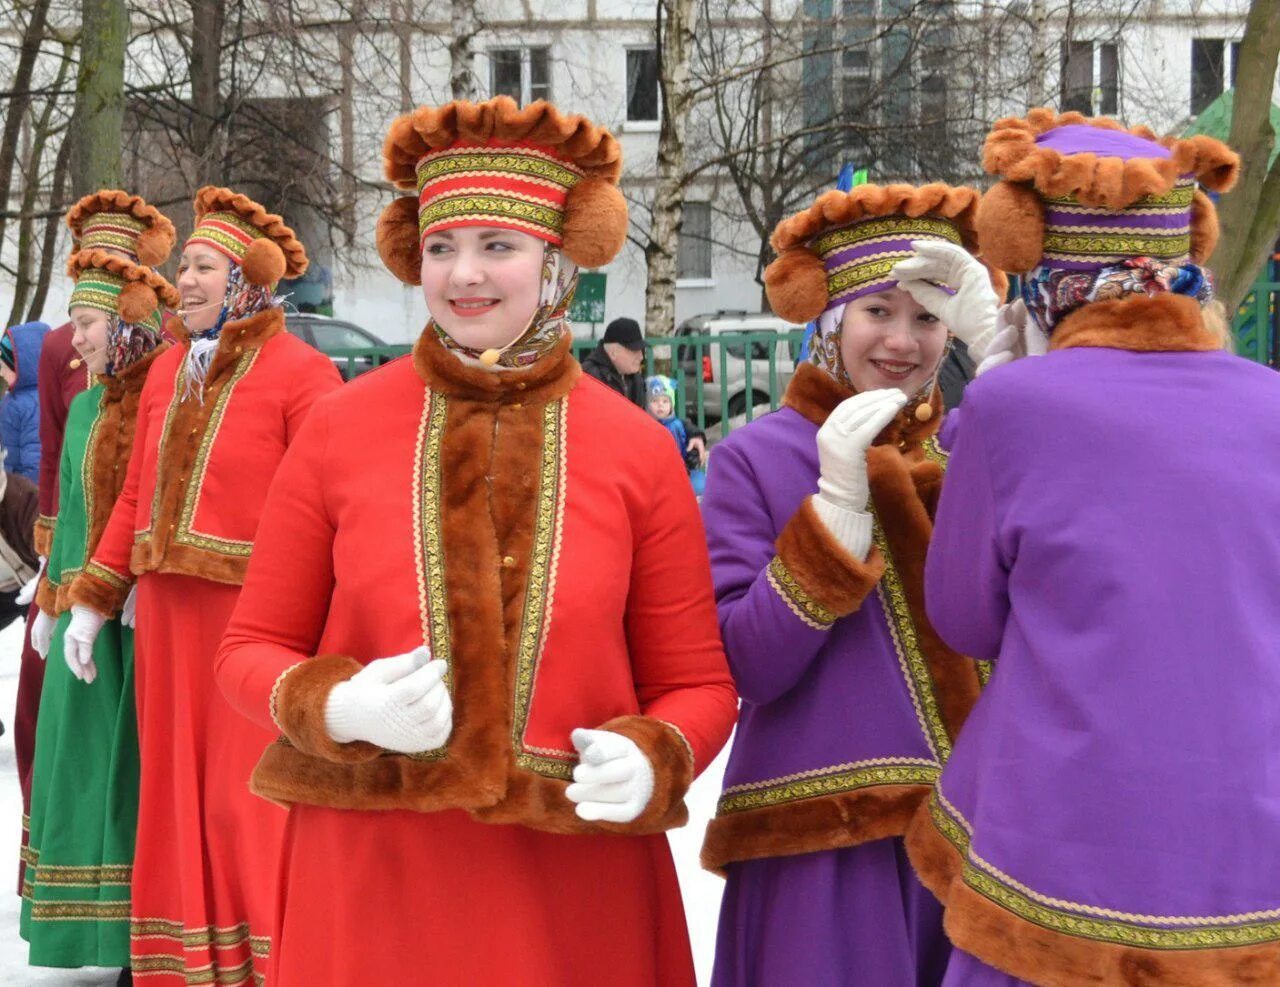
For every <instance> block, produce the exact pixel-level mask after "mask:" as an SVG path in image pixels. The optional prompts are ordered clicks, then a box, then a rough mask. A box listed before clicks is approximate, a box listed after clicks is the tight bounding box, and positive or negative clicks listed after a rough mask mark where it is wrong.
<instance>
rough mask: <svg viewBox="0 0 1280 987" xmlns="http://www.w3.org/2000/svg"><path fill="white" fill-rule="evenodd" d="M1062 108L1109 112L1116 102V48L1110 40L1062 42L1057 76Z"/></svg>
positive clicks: (1087, 112)
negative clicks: (1060, 64)
mask: <svg viewBox="0 0 1280 987" xmlns="http://www.w3.org/2000/svg"><path fill="white" fill-rule="evenodd" d="M1059 79H1060V85H1059V90H1060V92H1059V99H1060V101H1061V106H1062V109H1063V110H1064V111H1069V110H1075V111H1077V112H1079V113H1083V114H1084V115H1085V116H1093V115H1094V114H1095V113H1101V114H1113V113H1116V112H1117V111H1118V107H1119V104H1120V49H1119V47H1118V46H1117V45H1115V44H1112V43H1102V42H1094V41H1064V42H1063V43H1062V66H1061V74H1060V76H1059Z"/></svg>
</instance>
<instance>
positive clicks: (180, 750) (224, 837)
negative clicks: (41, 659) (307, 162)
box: [66, 186, 341, 984]
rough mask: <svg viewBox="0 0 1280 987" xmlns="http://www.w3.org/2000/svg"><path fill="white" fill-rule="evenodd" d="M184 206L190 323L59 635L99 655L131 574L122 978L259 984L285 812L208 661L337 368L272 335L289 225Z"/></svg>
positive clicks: (155, 372) (245, 212)
mask: <svg viewBox="0 0 1280 987" xmlns="http://www.w3.org/2000/svg"><path fill="white" fill-rule="evenodd" d="M195 206H196V223H195V231H194V232H193V233H192V235H191V238H190V239H189V240H188V241H187V243H186V246H185V248H184V249H183V252H182V260H181V263H180V265H179V268H178V279H177V286H178V290H179V292H180V293H181V294H182V304H183V320H182V322H173V323H170V325H169V329H170V331H172V332H174V333H175V335H177V336H178V338H179V340H180V343H181V345H178V346H174V347H173V348H172V349H170V350H168V351H167V352H165V353H164V354H163V355H162V356H160V357H159V358H157V360H156V362H155V364H154V365H153V366H152V368H151V371H150V373H149V374H148V375H147V383H146V385H145V386H144V387H143V390H142V396H141V398H140V401H139V407H138V419H137V433H136V437H135V439H134V447H133V448H134V453H133V455H132V457H131V458H130V460H129V473H128V476H127V478H126V480H125V484H124V490H123V493H121V495H120V497H119V499H118V500H117V501H116V505H115V508H114V510H113V511H112V514H111V519H110V521H109V522H108V523H107V528H106V530H105V531H104V533H103V535H102V538H101V540H100V541H99V543H98V548H97V549H96V551H95V552H94V555H93V558H92V559H91V560H89V562H88V563H87V564H86V565H85V568H84V572H83V573H82V574H81V575H80V576H78V577H77V578H76V580H75V582H74V583H72V587H71V600H72V602H73V604H75V605H74V606H73V607H72V621H71V625H70V626H69V627H68V629H67V633H66V647H67V649H68V651H69V653H73V654H84V655H85V656H86V657H87V656H88V655H89V654H91V653H92V648H93V640H94V638H95V637H96V636H97V633H98V630H99V629H100V628H101V626H102V622H103V618H105V617H109V616H111V615H113V614H114V613H116V612H117V611H118V610H119V609H120V607H121V605H122V604H123V602H124V599H125V597H126V596H127V594H128V592H129V588H130V585H131V584H132V583H133V582H134V579H135V577H137V589H138V593H137V611H136V630H135V634H136V636H135V648H136V655H135V672H136V692H137V704H138V742H139V748H140V753H141V779H140V791H139V805H138V838H137V850H136V853H135V858H134V870H133V901H132V910H131V916H132V920H131V925H130V949H131V953H132V959H133V975H134V976H135V977H139V978H141V977H146V978H148V980H147V982H148V983H151V982H154V983H157V984H166V983H171V984H192V983H215V982H216V983H218V984H252V983H254V982H255V981H261V979H262V977H263V976H264V975H265V969H266V963H267V954H268V951H269V949H270V937H271V920H272V915H273V907H274V899H275V884H276V878H277V870H276V867H277V860H278V857H279V849H280V840H281V837H282V834H283V831H284V822H285V814H284V813H283V812H281V811H280V809H279V808H278V807H276V806H273V805H271V804H270V803H268V802H264V801H263V800H261V799H258V798H255V797H253V796H252V795H251V794H250V792H249V790H248V786H247V781H248V778H249V774H250V772H251V771H252V769H253V764H254V761H255V760H256V759H257V757H258V755H259V754H260V753H261V751H262V747H263V745H264V744H266V743H268V742H270V740H271V736H272V735H271V734H269V733H267V732H266V731H265V730H256V729H254V728H253V727H252V726H250V725H249V724H246V723H245V722H244V721H243V720H242V719H241V718H240V717H238V716H237V715H236V714H235V712H234V711H233V710H232V709H231V708H230V707H229V706H228V705H227V703H226V700H225V699H223V698H222V696H221V694H220V693H219V692H218V689H217V686H216V684H215V683H214V678H213V660H214V654H215V653H216V651H217V648H218V642H219V641H220V640H221V638H222V632H223V630H224V629H225V627H226V624H227V620H228V619H229V618H230V616H231V611H232V608H233V607H234V606H235V602H236V597H237V596H239V594H240V584H241V583H242V582H243V581H244V573H245V568H246V567H247V565H248V562H249V554H250V552H251V551H253V549H254V539H255V537H256V534H257V529H258V519H259V516H260V514H261V511H262V505H263V502H264V501H265V500H266V495H267V487H268V485H269V484H270V482H271V478H272V476H273V475H274V474H275V471H276V467H277V465H278V464H279V462H280V459H281V457H282V456H283V455H284V451H285V449H286V448H287V447H288V446H289V444H290V442H292V441H293V439H294V436H295V435H296V434H297V432H298V427H299V425H300V424H301V423H302V419H303V418H304V417H305V416H306V414H307V412H308V411H309V410H310V408H311V405H312V402H314V401H315V399H316V398H317V397H318V396H319V395H321V394H323V393H325V392H326V391H329V390H332V389H334V388H336V387H338V386H339V385H340V384H341V379H340V378H339V376H338V374H337V371H336V370H334V368H333V364H332V363H331V362H330V361H329V359H328V358H327V357H325V356H324V354H322V353H320V352H318V351H317V350H314V349H312V348H311V347H309V346H307V345H306V344H305V343H303V342H301V341H300V340H298V339H297V338H296V337H294V336H291V335H290V334H289V333H287V332H286V331H285V329H284V312H283V310H282V309H281V308H280V304H279V301H278V300H277V299H276V298H275V293H274V290H273V289H274V286H275V284H276V282H278V281H279V280H280V279H281V278H282V277H296V276H298V275H299V274H301V273H302V272H303V271H304V270H305V269H306V264H307V258H306V252H305V251H304V250H303V247H302V244H300V243H299V242H298V240H297V239H296V238H295V237H294V235H293V231H292V230H291V229H289V227H287V226H285V225H284V222H283V221H282V220H281V218H280V217H279V216H277V215H274V214H272V213H268V212H266V210H264V209H263V208H262V206H260V205H258V204H257V203H256V202H253V201H252V200H251V199H249V198H247V197H246V196H244V195H240V194H238V193H235V192H232V191H231V190H229V189H219V188H213V187H211V186H210V187H206V188H203V189H201V190H200V191H199V193H198V194H197V195H196V203H195ZM90 688H91V687H90Z"/></svg>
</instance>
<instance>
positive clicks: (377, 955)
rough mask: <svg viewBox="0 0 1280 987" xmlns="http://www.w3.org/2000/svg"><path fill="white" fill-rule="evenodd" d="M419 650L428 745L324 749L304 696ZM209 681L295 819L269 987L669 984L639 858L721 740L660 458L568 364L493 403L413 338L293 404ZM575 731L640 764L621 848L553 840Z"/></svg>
mask: <svg viewBox="0 0 1280 987" xmlns="http://www.w3.org/2000/svg"><path fill="white" fill-rule="evenodd" d="M424 381H425V382H426V383H425V385H424ZM371 435H376V436H377V442H376V444H371V443H370V442H369V441H368V437H369V436H371ZM424 640H427V641H430V643H431V646H432V649H433V652H434V654H435V655H436V656H437V657H440V658H445V659H446V660H448V661H449V665H450V679H449V681H450V687H451V689H452V692H453V699H454V719H453V733H452V735H451V737H450V738H449V740H448V742H447V744H446V746H445V747H444V748H442V749H441V751H439V752H437V754H436V756H435V757H434V758H433V757H432V756H430V755H423V756H421V757H419V756H415V757H412V758H411V757H405V756H401V755H393V754H390V753H388V752H385V751H380V750H378V749H377V748H374V747H372V745H362V744H346V745H337V744H334V743H333V741H331V740H329V739H328V737H327V734H325V733H323V726H322V721H323V705H324V700H325V697H327V694H328V685H330V684H331V682H332V681H334V680H340V679H342V678H346V677H349V676H350V675H351V674H352V673H353V672H354V671H355V670H356V669H358V668H359V667H360V664H361V663H364V662H367V661H370V660H372V659H375V658H379V657H384V656H388V655H394V654H400V653H403V652H405V651H407V650H409V649H411V648H413V647H414V646H415V645H418V644H421V643H422V642H423V641H424ZM317 655H321V656H324V657H314V656H317ZM218 662H219V668H218V681H219V684H220V685H221V686H222V688H223V689H224V691H226V692H227V694H228V696H229V697H230V698H231V699H232V701H233V703H235V705H236V706H237V707H238V708H240V709H241V710H242V711H243V712H244V713H245V714H246V715H248V716H249V717H251V718H252V719H254V720H255V721H256V722H258V723H262V724H269V723H271V722H272V718H273V717H274V719H275V722H276V723H277V725H279V726H280V728H281V730H282V732H283V733H284V735H285V736H284V737H283V738H282V739H281V740H280V741H278V742H277V743H276V744H274V745H272V747H271V748H270V749H269V750H268V752H267V753H266V754H265V755H264V757H263V760H262V762H261V763H260V764H259V766H258V769H257V771H256V772H255V775H254V785H255V788H256V790H258V791H260V792H264V793H266V794H269V795H271V796H272V797H273V798H277V799H281V800H284V801H288V802H291V803H292V807H291V809H290V813H289V825H288V829H287V831H286V835H285V848H284V862H283V869H282V886H281V891H280V900H279V929H280V934H279V939H278V941H277V944H276V948H275V950H274V952H273V964H272V970H273V974H272V976H273V982H274V983H275V984H276V985H278V987H339V985H341V987H347V985H351V984H370V985H373V984H377V985H382V984H388V985H390V984H395V985H398V987H401V985H403V987H411V985H416V984H431V985H439V987H451V985H459V987H460V985H489V984H494V985H498V984H501V985H504V987H506V985H525V984H527V985H530V987H533V985H539V987H543V985H545V987H551V985H554V987H576V985H583V987H585V985H599V984H609V985H610V987H656V985H662V987H681V985H692V984H693V967H692V961H691V957H690V952H689V944H688V939H687V933H686V926H685V918H684V912H683V908H682V905H681V900H680V892H679V887H678V885H677V882H676V875H675V871H674V868H673V865H672V861H671V854H670V850H669V847H668V845H667V840H666V839H665V837H664V835H662V831H663V830H665V829H667V828H670V827H671V826H672V825H679V824H681V823H682V822H683V821H684V818H685V813H684V810H683V804H682V799H683V795H684V791H685V789H686V788H687V785H688V783H689V781H690V780H691V778H692V776H693V774H694V773H695V772H696V771H697V770H700V769H701V768H703V767H705V765H706V764H707V763H708V762H709V760H710V759H711V758H712V757H714V755H715V753H716V752H717V751H718V750H719V748H720V747H721V746H722V745H723V743H724V742H725V740H726V739H727V737H728V734H729V731H730V728H731V726H732V723H733V720H734V717H735V713H736V701H735V694H734V691H733V685H732V681H731V679H730V677H729V673H728V668H727V665H726V663H725V659H724V654H723V651H722V649H721V645H720V639H719V632H718V628H717V625H716V617H715V606H714V601H713V599H712V592H711V582H710V566H709V563H708V560H707V554H706V547H705V541H704V538H703V534H702V529H701V522H700V520H699V518H698V511H697V505H696V503H695V502H694V498H693V494H692V491H691V489H690V487H689V484H688V480H687V477H686V475H685V472H684V468H683V464H682V463H681V462H680V459H679V457H678V455H677V454H676V451H675V450H674V449H673V447H672V445H671V440H670V437H669V436H668V435H667V433H666V432H665V430H664V429H662V428H661V426H659V425H658V424H657V423H656V422H654V421H653V420H652V419H650V418H649V417H648V416H647V415H645V414H644V413H643V412H641V411H640V410H639V409H637V408H635V407H633V406H631V405H629V404H628V403H627V402H626V401H624V400H622V399H621V398H619V397H618V396H617V395H616V394H614V393H612V392H610V391H609V390H608V389H606V388H604V387H603V386H602V385H600V384H599V383H597V382H596V381H594V380H591V379H589V378H586V377H583V376H581V374H580V370H579V368H578V365H577V363H576V362H575V361H573V360H572V358H571V357H569V356H568V354H567V344H566V345H562V346H560V347H559V348H558V349H557V350H556V351H555V352H554V353H552V354H550V355H548V356H546V357H543V358H542V360H540V361H539V362H538V363H535V364H534V365H533V366H532V367H530V368H528V369H525V370H518V371H512V372H510V373H509V374H501V375H495V374H490V373H488V372H486V371H483V370H479V369H472V368H466V367H464V366H463V365H462V364H461V363H460V362H458V361H457V359H456V358H455V357H453V356H452V355H450V354H448V353H447V352H445V351H444V350H443V348H442V347H441V346H440V344H439V342H438V341H437V340H436V339H435V337H434V335H433V334H432V333H430V332H428V333H427V334H424V336H423V337H422V339H421V340H420V341H419V343H418V347H417V350H416V352H415V358H414V359H412V360H411V359H409V358H405V359H402V360H399V361H396V362H394V363H392V364H390V365H389V366H387V367H385V368H383V369H381V370H378V371H375V372H373V373H371V374H369V375H366V376H365V377H363V378H361V379H360V380H358V381H356V382H354V383H353V384H349V385H347V387H346V388H345V389H344V390H343V391H342V392H340V393H337V394H334V395H331V396H329V397H327V398H325V399H324V400H323V401H321V402H320V403H318V404H317V406H316V408H315V409H314V411H313V413H312V416H311V418H309V419H308V421H307V423H306V425H305V426H304V428H303V432H302V434H301V435H300V436H299V438H298V441H297V442H296V443H295V444H294V446H293V448H291V449H290V451H289V454H288V455H287V456H286V457H285V461H284V463H283V464H282V465H281V470H280V473H279V474H278V475H277V483H276V484H275V486H273V488H272V493H271V498H270V500H269V502H268V505H267V508H266V511H265V512H264V515H263V525H262V535H261V538H260V540H259V543H258V548H257V551H256V553H255V556H254V559H253V563H252V565H251V567H250V571H249V575H248V578H247V580H246V583H245V590H244V593H243V594H242V595H241V598H240V601H239V603H238V605H237V609H236V613H235V616H234V617H233V618H232V621H231V625H230V626H229V627H228V629H227V635H226V638H225V639H224V642H223V647H222V650H221V652H220V654H219V659H218ZM308 696H310V697H311V699H308V698H307V697H308ZM575 727H592V728H596V727H599V728H604V729H613V730H616V731H617V732H620V733H624V734H626V735H627V736H630V737H631V738H632V739H633V740H635V741H636V742H637V744H638V745H639V746H640V748H641V749H642V750H643V751H644V752H645V754H646V756H648V758H649V760H650V762H651V763H652V764H653V766H654V770H655V781H656V784H655V792H654V796H653V799H652V800H651V802H650V804H649V807H648V808H646V810H645V812H644V814H643V815H642V816H641V817H640V818H639V819H637V820H636V821H635V823H630V824H626V825H620V826H610V825H604V824H589V823H584V822H582V821H580V820H578V819H577V817H576V816H575V815H574V813H573V805H572V803H570V802H569V800H568V799H567V798H566V797H565V794H564V789H565V786H566V781H567V779H568V777H569V775H570V773H571V771H572V768H573V765H574V763H575V762H576V755H575V754H574V753H573V748H572V745H571V744H570V741H569V733H570V731H571V730H572V729H573V728H575ZM414 810H417V811H414ZM464 810H465V811H464Z"/></svg>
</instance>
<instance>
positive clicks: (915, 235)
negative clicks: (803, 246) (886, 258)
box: [813, 216, 960, 257]
mask: <svg viewBox="0 0 1280 987" xmlns="http://www.w3.org/2000/svg"><path fill="white" fill-rule="evenodd" d="M879 237H892V238H894V239H898V240H920V239H942V240H949V241H950V242H951V243H955V244H959V243H960V232H959V230H957V229H956V228H955V225H954V224H952V223H950V222H948V221H947V220H945V219H933V218H931V217H929V216H918V217H911V216H887V217H885V218H883V219H866V220H862V221H860V222H856V223H853V224H851V225H849V226H842V227H840V228H839V229H835V230H831V231H830V232H829V233H823V234H822V235H821V236H819V237H818V238H817V239H816V240H814V242H813V249H814V251H815V252H816V253H817V254H818V256H819V257H826V256H827V255H828V254H831V253H834V252H835V251H837V250H840V249H842V248H844V247H850V246H853V245H854V244H858V243H864V242H866V241H867V240H873V239H876V238H879Z"/></svg>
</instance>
